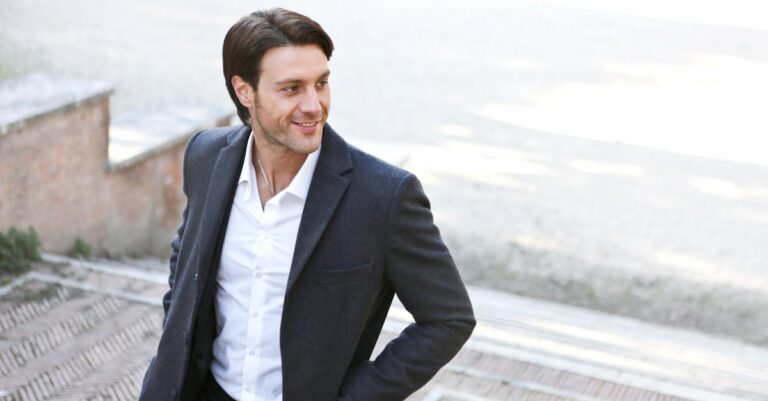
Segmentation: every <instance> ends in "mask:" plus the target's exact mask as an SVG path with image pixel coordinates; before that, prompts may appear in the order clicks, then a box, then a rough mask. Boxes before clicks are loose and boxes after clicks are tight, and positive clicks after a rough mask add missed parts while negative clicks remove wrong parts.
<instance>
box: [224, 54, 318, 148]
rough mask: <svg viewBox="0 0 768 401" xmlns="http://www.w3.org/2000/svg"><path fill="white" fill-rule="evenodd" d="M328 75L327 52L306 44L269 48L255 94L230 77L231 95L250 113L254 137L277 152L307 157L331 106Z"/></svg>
mask: <svg viewBox="0 0 768 401" xmlns="http://www.w3.org/2000/svg"><path fill="white" fill-rule="evenodd" d="M329 75H330V71H329V70H328V60H327V59H326V57H325V53H323V51H322V49H320V47H319V46H316V45H307V46H286V47H276V48H273V49H270V50H268V51H267V52H266V53H265V54H264V57H263V58H262V60H261V72H260V75H259V83H258V86H257V88H256V90H255V91H254V90H253V88H251V87H250V85H248V84H247V83H245V82H244V81H243V80H242V79H240V77H237V76H235V77H233V86H234V88H235V92H236V93H237V94H238V98H239V100H240V102H241V103H242V104H243V105H244V106H245V107H247V108H248V110H249V112H250V115H251V125H252V128H253V133H254V136H257V135H261V136H262V137H263V138H264V139H266V141H267V143H268V144H269V145H268V146H269V147H270V148H272V150H274V151H277V152H278V153H285V152H287V153H294V154H299V155H307V154H309V153H312V152H314V151H315V150H317V149H318V148H319V147H320V142H321V140H322V136H323V124H324V123H325V121H326V120H327V119H328V110H329V108H330V106H331V92H330V88H329V86H328V77H329ZM241 93H242V95H243V96H241Z"/></svg>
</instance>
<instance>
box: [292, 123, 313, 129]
mask: <svg viewBox="0 0 768 401" xmlns="http://www.w3.org/2000/svg"><path fill="white" fill-rule="evenodd" d="M296 124H298V125H301V126H302V127H307V128H309V127H314V126H315V124H317V123H296Z"/></svg>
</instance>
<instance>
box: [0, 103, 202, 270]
mask: <svg viewBox="0 0 768 401" xmlns="http://www.w3.org/2000/svg"><path fill="white" fill-rule="evenodd" d="M190 134H191V133H190ZM187 137H188V135H187V136H183V137H181V138H178V139H177V140H176V141H174V142H173V143H170V144H167V145H166V146H164V147H162V149H159V150H156V151H152V152H148V153H146V154H145V155H142V157H140V158H138V159H137V160H135V161H133V162H131V163H128V164H121V165H120V166H119V167H110V165H109V159H108V154H107V152H108V150H107V149H108V142H109V93H104V94H101V95H99V96H94V97H91V98H89V99H86V100H84V101H78V102H77V103H74V104H70V105H68V106H66V107H61V108H58V109H56V110H53V111H49V112H46V113H43V114H40V115H37V116H34V117H32V118H28V119H26V120H25V121H23V123H21V124H13V125H11V126H10V128H9V127H8V126H5V127H4V130H3V132H0V230H2V231H5V230H7V229H8V228H9V227H11V226H16V227H19V228H26V227H27V226H30V225H31V226H32V227H34V228H35V229H36V230H37V232H38V234H39V235H40V237H41V239H42V242H43V249H44V250H45V251H48V252H53V253H65V252H66V251H67V250H68V249H69V248H70V247H71V245H72V243H73V242H74V239H75V238H76V237H81V238H83V239H84V240H85V241H86V242H88V243H89V244H90V245H91V246H92V247H93V249H94V251H95V252H97V253H98V254H102V255H112V256H120V255H128V256H138V255H155V256H160V257H165V256H167V255H168V253H169V242H170V240H171V238H172V237H173V235H174V231H175V228H176V227H177V225H178V224H179V220H180V216H181V210H182V208H183V206H184V201H185V199H184V195H183V193H182V192H181V165H182V158H183V152H184V146H185V143H186V138H187Z"/></svg>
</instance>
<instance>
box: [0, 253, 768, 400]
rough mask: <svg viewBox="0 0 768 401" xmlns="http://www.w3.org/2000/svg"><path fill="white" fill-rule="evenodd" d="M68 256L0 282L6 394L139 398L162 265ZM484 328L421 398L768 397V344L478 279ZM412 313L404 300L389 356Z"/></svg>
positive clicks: (0, 393) (158, 313)
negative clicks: (520, 292)
mask: <svg viewBox="0 0 768 401" xmlns="http://www.w3.org/2000/svg"><path fill="white" fill-rule="evenodd" d="M47 259H48V260H49V261H55V262H57V264H56V265H55V266H53V267H51V266H38V267H37V268H36V269H35V270H34V271H33V272H31V273H28V274H27V275H25V276H23V277H22V278H21V279H18V280H16V281H15V282H14V283H12V284H11V285H10V286H6V287H3V288H0V336H1V337H0V400H8V401H11V400H13V401H21V400H24V401H37V400H72V401H75V400H133V399H136V397H137V392H138V388H139V386H140V383H141V379H142V377H143V374H144V371H145V369H146V364H147V363H148V361H149V359H150V358H151V356H152V355H153V354H154V352H155V349H156V347H157V342H158V340H159V332H160V330H159V329H160V321H161V319H162V308H161V306H160V298H161V295H162V293H163V292H164V290H165V284H164V282H165V274H164V273H162V272H161V270H162V268H157V267H155V266H154V265H152V264H149V265H147V264H145V265H144V266H138V264H137V263H134V265H135V266H126V265H121V264H115V263H114V262H103V263H83V262H77V261H69V260H66V259H63V258H57V257H52V256H48V257H47ZM470 296H471V297H472V300H473V303H474V304H475V307H476V311H477V316H478V322H479V324H478V326H477V328H476V330H475V333H474V334H473V337H472V338H471V339H470V341H469V342H468V343H467V345H466V347H465V348H464V349H463V350H462V351H461V352H460V353H459V355H458V356H457V357H456V358H455V359H454V360H453V361H452V362H451V363H450V364H449V365H448V366H447V367H446V368H444V369H443V370H442V371H441V372H440V373H439V374H438V375H437V376H436V377H435V378H434V379H433V380H432V381H431V382H430V383H429V384H428V385H427V386H426V387H425V388H423V389H422V390H420V391H419V392H417V393H416V394H414V395H413V396H412V397H410V398H409V400H410V401H449V400H455V401H501V400H516V401H517V400H531V401H543V400H548V401H566V400H572V401H609V400H615V401H619V400H620V401H632V400H657V401H684V400H697V401H747V400H768V376H767V375H766V373H767V372H768V350H765V349H760V348H755V347H751V346H747V345H744V344H740V343H737V342H733V341H727V340H722V339H717V338H714V337H710V336H706V335H702V334H698V333H693V332H688V331H683V330H672V329H668V328H663V327H659V326H654V325H649V324H647V323H641V322H639V321H634V320H630V319H623V318H617V317H615V316H608V315H603V314H599V313H595V312H591V311H587V310H583V309H578V308H573V307H567V306H563V305H557V304H550V303H547V302H541V301H534V300H531V299H526V298H521V297H515V296H510V295H508V294H505V293H501V292H496V291H491V290H483V289H478V288H470ZM410 321H411V319H410V316H409V314H408V313H407V312H406V311H405V310H404V309H403V308H402V306H400V305H399V304H397V303H396V304H395V305H394V307H393V308H392V310H391V312H390V315H389V317H388V319H387V322H386V324H385V327H384V333H383V334H382V337H381V338H380V341H379V344H378V345H377V350H376V351H374V354H376V353H378V352H379V351H380V350H381V348H382V347H383V345H384V344H385V343H386V342H387V341H389V340H390V339H392V338H393V337H394V336H396V334H397V333H398V332H399V331H400V330H402V328H404V327H405V325H407V324H408V323H409V322H410Z"/></svg>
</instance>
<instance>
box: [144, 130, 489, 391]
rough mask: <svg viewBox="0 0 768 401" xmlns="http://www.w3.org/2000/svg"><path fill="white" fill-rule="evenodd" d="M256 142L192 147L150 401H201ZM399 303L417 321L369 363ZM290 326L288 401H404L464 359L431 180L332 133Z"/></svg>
mask: <svg viewBox="0 0 768 401" xmlns="http://www.w3.org/2000/svg"><path fill="white" fill-rule="evenodd" d="M249 135H250V128H249V127H244V126H240V127H229V128H217V129H211V130H205V131H203V132H200V133H198V134H196V135H195V136H193V137H192V138H191V139H190V141H189V143H188V145H187V149H186V152H185V155H184V192H185V194H186V196H187V206H186V208H185V210H184V214H183V222H182V224H181V226H180V227H179V230H178V235H177V237H176V238H175V239H174V240H173V242H172V243H171V248H172V254H171V258H170V276H169V280H168V283H169V286H170V290H169V291H168V293H167V294H166V295H165V297H164V298H163V306H164V308H165V317H164V320H163V334H162V336H161V338H160V344H159V346H158V351H157V356H156V357H155V358H153V359H152V362H151V363H150V366H149V369H148V370H147V373H146V376H145V378H144V383H143V386H142V392H141V396H140V400H143V401H150V400H151V401H166V400H176V399H180V398H181V399H184V400H187V399H189V400H192V399H197V398H198V393H199V384H196V383H199V382H200V381H201V380H202V378H203V377H205V374H207V369H208V366H209V365H210V358H211V350H210V348H211V342H212V341H213V338H214V337H215V335H216V333H215V332H214V330H215V328H214V327H215V324H214V323H215V317H214V315H213V310H212V309H213V308H212V304H213V294H214V293H215V289H216V284H215V280H216V272H217V269H218V265H219V258H220V252H221V244H222V241H223V235H224V234H223V233H224V232H225V229H224V228H225V226H226V222H227V220H228V216H229V209H230V206H231V204H232V199H233V196H234V192H235V188H236V185H237V177H238V176H239V172H240V169H241V167H242V162H243V158H244V154H245V147H246V143H247V140H248V138H249ZM395 293H396V294H397V295H398V297H399V299H400V300H401V301H402V303H403V305H404V306H405V308H406V309H407V310H408V311H409V312H410V313H411V314H412V315H413V317H414V320H415V323H414V324H411V325H410V326H408V327H407V328H406V329H405V330H404V331H403V332H402V333H401V334H400V335H399V336H398V337H397V338H396V339H395V340H393V341H391V342H390V343H389V344H388V345H387V346H386V348H385V349H384V351H383V352H382V353H381V355H379V356H378V357H377V358H376V360H374V361H370V360H369V358H370V356H371V353H372V351H373V348H374V345H375V344H376V341H377V338H378V336H379V334H380V332H381V328H382V325H383V324H384V320H385V317H386V315H387V311H388V310H389V306H390V303H391V301H392V298H393V295H394V294H395ZM282 314H283V315H282V323H281V327H280V350H281V352H282V361H283V400H285V401H333V400H343V401H352V400H356V401H376V400H382V401H384V400H387V401H393V400H402V399H405V398H406V397H407V396H408V395H409V394H411V393H412V392H414V391H415V390H417V389H418V388H419V387H421V386H423V385H424V384H425V383H426V382H427V381H428V380H429V379H430V378H431V377H432V376H433V375H434V374H435V373H436V372H437V371H438V369H440V367H441V366H443V365H444V364H446V363H447V362H448V361H449V360H450V359H451V358H452V357H453V356H454V355H455V354H456V353H457V352H458V350H459V349H460V348H461V346H462V345H463V344H464V342H465V341H466V340H467V339H468V338H469V336H470V334H471V332H472V329H473V328H474V325H475V320H474V316H473V313H472V306H471V304H470V301H469V297H468V296H467V292H466V289H465V288H464V285H463V284H462V281H461V278H460V277H459V274H458V272H457V270H456V266H455V265H454V262H453V260H452V258H451V256H450V254H449V252H448V249H447V248H446V246H445V245H444V244H443V241H442V239H441V238H440V233H439V232H438V229H437V227H435V225H434V224H433V221H432V214H431V212H430V208H429V201H428V200H427V198H426V196H425V195H424V192H423V190H422V187H421V184H420V183H419V181H418V180H417V179H416V177H415V176H413V175H412V174H410V173H408V172H406V171H404V170H402V169H399V168H397V167H394V166H392V165H389V164H387V163H385V162H383V161H381V160H378V159H376V158H374V157H372V156H370V155H368V154H366V153H364V152H362V151H360V150H358V149H356V148H354V147H352V146H349V145H347V143H346V142H345V141H344V140H343V139H342V138H341V137H340V136H339V135H338V134H336V133H335V132H334V131H333V130H332V129H331V127H330V126H328V125H326V126H325V127H324V130H323V140H322V151H321V152H320V157H319V159H318V163H317V167H316V169H315V174H314V177H313V179H312V183H311V185H310V189H309V193H308V195H307V200H306V204H305V207H304V213H303V215H302V218H301V223H300V225H299V231H298V236H297V238H296V248H295V253H294V256H293V262H292V264H291V270H290V274H289V277H288V285H287V289H286V294H285V299H284V305H283V311H282ZM211 318H213V319H214V321H213V322H211ZM201 322H204V323H201Z"/></svg>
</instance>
